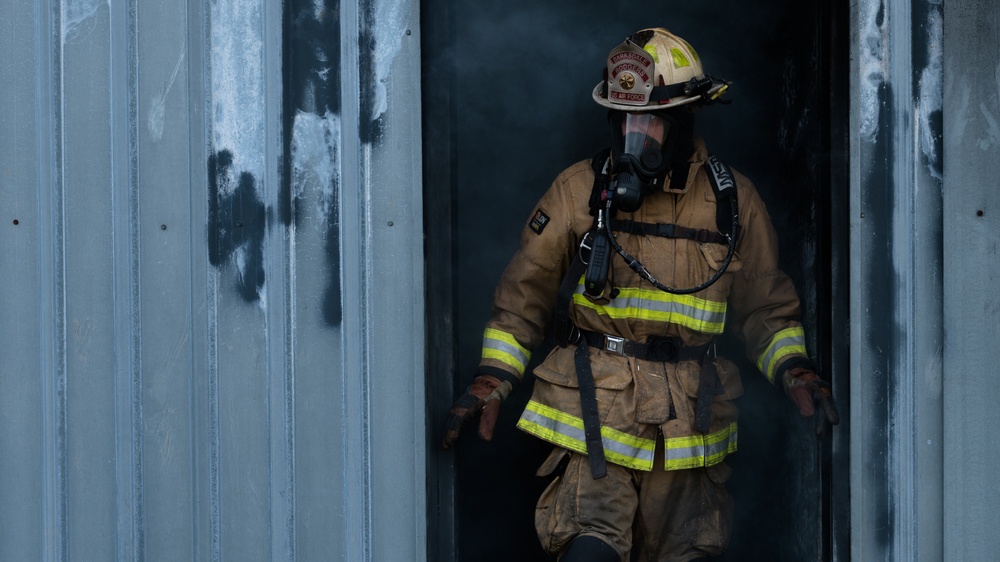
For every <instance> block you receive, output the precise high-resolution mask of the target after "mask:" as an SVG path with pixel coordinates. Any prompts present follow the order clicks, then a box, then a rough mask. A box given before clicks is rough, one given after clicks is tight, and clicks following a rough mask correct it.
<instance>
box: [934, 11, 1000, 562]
mask: <svg viewBox="0 0 1000 562" xmlns="http://www.w3.org/2000/svg"><path fill="white" fill-rule="evenodd" d="M943 50H944V53H943V57H942V70H943V73H942V77H943V80H942V84H943V90H944V100H945V104H944V107H943V124H944V128H943V131H944V198H943V217H944V221H943V225H942V226H943V228H942V233H943V248H944V252H943V254H944V259H943V261H942V272H943V287H944V291H943V295H944V298H943V305H944V306H943V308H944V311H945V313H944V344H945V345H944V350H943V351H944V353H943V356H942V359H943V365H944V368H943V374H944V377H943V381H942V383H943V387H944V420H945V421H944V450H943V456H944V459H945V461H944V462H945V474H946V477H945V479H944V490H943V496H944V513H943V521H944V530H943V533H944V547H943V552H944V558H943V559H944V560H989V559H996V558H997V556H998V555H997V553H998V552H1000V534H998V533H997V532H996V526H995V524H994V522H995V520H996V511H997V506H998V505H1000V485H998V482H997V467H996V463H997V459H1000V434H998V433H997V431H996V430H995V426H996V421H997V418H998V414H997V411H998V410H997V403H996V398H995V397H994V396H993V394H994V393H993V392H992V389H993V387H994V386H995V385H996V381H997V366H998V365H1000V346H998V345H997V342H998V341H1000V321H998V320H997V318H998V313H1000V292H998V291H997V282H998V280H1000V260H998V242H1000V186H998V180H997V178H1000V5H998V3H997V2H995V1H993V0H966V1H962V2H956V3H950V2H949V3H948V4H947V5H946V6H945V18H944V30H943Z"/></svg>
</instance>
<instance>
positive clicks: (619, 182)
mask: <svg viewBox="0 0 1000 562" xmlns="http://www.w3.org/2000/svg"><path fill="white" fill-rule="evenodd" d="M609 120H610V122H611V137H612V151H611V155H612V161H613V165H612V168H611V191H612V197H613V202H614V208H615V209H619V210H621V211H624V212H627V213H631V212H635V211H636V210H638V209H639V207H640V206H641V205H642V198H643V196H644V195H645V194H647V193H651V192H652V191H653V190H654V188H655V187H656V186H657V185H659V184H660V183H661V182H662V181H663V177H664V175H666V172H667V169H668V168H669V166H670V163H671V160H672V155H673V152H674V148H675V147H676V144H677V140H676V139H677V137H678V133H680V130H679V129H681V127H679V123H678V122H677V120H676V119H674V118H673V117H671V116H669V115H664V114H653V113H649V112H647V113H624V112H620V111H612V112H611V115H610V117H609Z"/></svg>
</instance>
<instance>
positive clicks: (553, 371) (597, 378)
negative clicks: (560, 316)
mask: <svg viewBox="0 0 1000 562" xmlns="http://www.w3.org/2000/svg"><path fill="white" fill-rule="evenodd" d="M589 351H590V370H591V372H592V373H593V374H594V386H595V387H597V388H602V389H605V390H622V389H624V388H625V387H627V386H628V385H629V384H631V382H632V373H631V371H630V369H629V365H628V359H627V358H625V357H622V356H620V355H613V354H610V353H606V352H604V351H602V350H598V349H594V348H590V349H589ZM575 353H576V345H570V346H567V347H556V348H555V349H553V350H552V351H551V352H549V355H548V357H546V358H545V361H542V364H541V365H539V366H538V367H536V368H535V376H536V377H538V378H539V379H541V380H543V381H545V382H548V383H552V384H554V385H558V386H564V387H568V388H579V387H580V383H579V381H578V380H577V378H576V360H575V357H574V354H575Z"/></svg>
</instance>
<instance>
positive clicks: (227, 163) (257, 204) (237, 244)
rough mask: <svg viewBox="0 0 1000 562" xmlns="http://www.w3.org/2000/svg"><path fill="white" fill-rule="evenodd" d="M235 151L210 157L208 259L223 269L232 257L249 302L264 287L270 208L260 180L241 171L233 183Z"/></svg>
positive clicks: (256, 298) (239, 284)
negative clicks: (262, 197) (258, 187)
mask: <svg viewBox="0 0 1000 562" xmlns="http://www.w3.org/2000/svg"><path fill="white" fill-rule="evenodd" d="M232 166H233V154H232V152H230V151H229V150H226V149H223V150H220V151H218V152H216V153H215V154H212V155H210V156H209V158H208V261H209V263H211V264H212V265H213V266H215V267H218V268H221V267H222V266H223V265H225V264H226V263H227V262H229V261H230V260H235V263H234V265H235V266H236V268H237V271H238V272H239V279H238V282H237V287H236V288H237V291H238V292H239V294H240V296H241V297H243V300H245V301H246V302H256V301H258V300H260V290H261V289H262V288H263V286H264V233H265V232H266V230H267V214H268V211H267V207H266V206H265V205H264V203H263V202H261V201H260V199H258V198H257V193H256V183H257V180H256V178H254V176H253V174H251V173H249V172H240V173H239V176H237V177H236V185H235V186H233V185H232V183H233V177H234V176H233V174H232Z"/></svg>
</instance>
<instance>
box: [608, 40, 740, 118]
mask: <svg viewBox="0 0 1000 562" xmlns="http://www.w3.org/2000/svg"><path fill="white" fill-rule="evenodd" d="M729 85H730V82H727V81H725V80H721V79H718V78H715V77H713V76H710V75H708V74H705V72H704V71H703V70H702V68H701V59H700V58H698V53H697V52H695V50H694V48H693V47H692V46H691V45H690V44H688V42H687V41H685V40H683V39H681V38H680V37H678V36H676V35H674V34H673V33H670V32H669V31H667V30H666V29H663V28H662V27H657V28H651V29H643V30H642V31H637V32H635V33H633V34H632V35H631V36H630V37H628V38H627V39H625V42H624V43H622V44H621V45H618V46H617V47H615V48H614V49H613V50H612V51H611V52H610V53H608V66H607V68H606V69H605V76H604V80H601V82H600V83H599V84H598V85H597V87H595V88H594V101H596V102H597V103H599V104H600V105H603V106H604V107H607V108H610V109H618V110H621V111H657V110H661V109H667V108H670V107H676V106H679V105H685V104H689V103H694V102H699V101H700V102H702V103H712V102H714V101H719V100H718V98H719V96H721V95H722V94H724V93H725V92H726V90H728V89H729Z"/></svg>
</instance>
